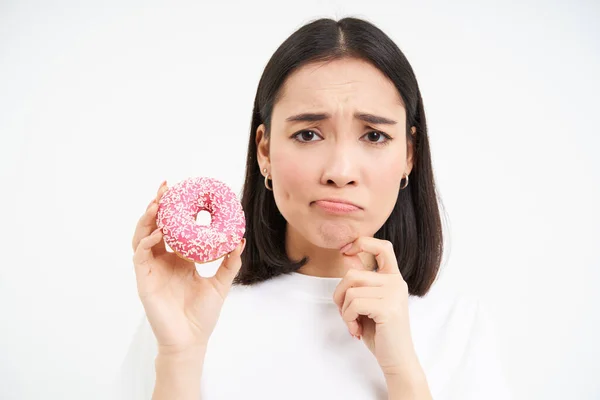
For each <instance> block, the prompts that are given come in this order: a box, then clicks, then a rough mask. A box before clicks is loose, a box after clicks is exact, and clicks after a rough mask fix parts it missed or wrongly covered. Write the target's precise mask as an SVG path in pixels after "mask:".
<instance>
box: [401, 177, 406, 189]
mask: <svg viewBox="0 0 600 400" xmlns="http://www.w3.org/2000/svg"><path fill="white" fill-rule="evenodd" d="M407 186H408V175H406V183H405V184H404V186H402V187H400V190H402V189H404V188H406V187H407Z"/></svg>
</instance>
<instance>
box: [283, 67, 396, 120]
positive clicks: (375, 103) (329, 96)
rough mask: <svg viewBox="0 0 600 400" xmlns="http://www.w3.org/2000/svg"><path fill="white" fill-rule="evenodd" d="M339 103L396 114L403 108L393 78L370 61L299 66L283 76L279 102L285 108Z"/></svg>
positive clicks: (290, 109) (294, 108) (302, 107)
mask: <svg viewBox="0 0 600 400" xmlns="http://www.w3.org/2000/svg"><path fill="white" fill-rule="evenodd" d="M340 104H347V105H348V106H355V108H360V109H365V110H366V109H368V110H371V111H375V110H379V111H387V112H389V113H394V114H396V115H397V113H399V112H402V111H403V108H404V107H403V102H402V98H401V97H400V94H399V93H398V90H397V89H396V87H395V86H394V84H393V83H392V81H391V80H390V79H388V78H387V77H386V76H385V75H384V74H383V73H382V72H381V71H380V70H379V69H377V68H376V67H374V66H373V65H371V64H370V63H369V62H367V61H364V60H360V59H356V58H344V59H339V60H334V61H329V62H319V63H311V64H307V65H304V66H302V67H301V68H299V69H298V70H296V71H294V72H293V73H292V74H290V76H289V77H288V78H287V79H286V81H285V83H284V86H283V88H282V96H281V98H280V100H279V101H278V105H279V106H280V107H281V109H285V110H287V111H293V110H297V109H306V108H329V107H336V106H339V105H340Z"/></svg>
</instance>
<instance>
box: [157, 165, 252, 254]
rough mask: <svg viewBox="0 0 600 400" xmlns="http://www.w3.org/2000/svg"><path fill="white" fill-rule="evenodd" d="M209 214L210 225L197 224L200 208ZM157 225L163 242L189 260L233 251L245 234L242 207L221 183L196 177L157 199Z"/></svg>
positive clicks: (174, 186)
mask: <svg viewBox="0 0 600 400" xmlns="http://www.w3.org/2000/svg"><path fill="white" fill-rule="evenodd" d="M203 210H205V211H208V212H209V213H210V215H211V223H210V225H209V226H206V225H199V224H198V223H197V222H196V217H197V215H198V213H199V212H200V211H203ZM156 224H157V226H158V227H159V228H161V229H162V232H163V235H164V238H165V242H166V243H167V244H168V245H169V247H171V249H173V251H175V252H177V253H179V255H180V256H182V257H183V258H186V259H188V260H191V261H194V262H197V263H205V262H208V261H213V260H216V259H218V258H220V257H222V256H224V255H225V254H227V253H229V252H231V251H232V250H234V249H235V248H236V247H237V245H238V244H239V242H240V241H241V240H242V238H243V237H244V232H245V229H246V220H245V217H244V210H243V209H242V205H241V204H240V202H239V200H238V199H237V197H236V195H235V193H234V192H233V191H232V190H231V189H230V188H229V187H228V186H227V185H226V184H224V183H223V182H220V181H218V180H216V179H213V178H207V177H197V178H189V179H186V180H183V181H181V182H179V183H177V184H175V185H173V186H172V187H170V188H169V189H168V190H167V191H166V192H165V193H164V194H163V196H162V198H161V199H160V202H159V205H158V213H157V216H156Z"/></svg>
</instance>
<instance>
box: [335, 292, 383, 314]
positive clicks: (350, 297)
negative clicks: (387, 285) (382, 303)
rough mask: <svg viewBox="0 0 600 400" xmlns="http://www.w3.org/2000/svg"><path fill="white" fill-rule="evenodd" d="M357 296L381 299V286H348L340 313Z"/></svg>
mask: <svg viewBox="0 0 600 400" xmlns="http://www.w3.org/2000/svg"><path fill="white" fill-rule="evenodd" d="M358 298H369V299H383V288H381V287H372V286H371V287H369V286H365V287H351V288H349V289H348V290H346V296H345V297H344V303H343V304H342V307H341V310H340V313H341V314H342V315H343V314H344V312H346V309H347V308H348V306H349V305H350V303H351V302H352V300H354V299H358Z"/></svg>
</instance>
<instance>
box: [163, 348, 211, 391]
mask: <svg viewBox="0 0 600 400" xmlns="http://www.w3.org/2000/svg"><path fill="white" fill-rule="evenodd" d="M205 354H206V348H205V347H203V348H198V349H194V350H188V351H186V352H184V353H175V354H168V353H159V354H158V356H156V360H155V363H154V364H155V369H156V384H155V385H154V393H153V394H152V400H198V399H199V398H200V378H201V376H202V368H203V366H204V356H205Z"/></svg>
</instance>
